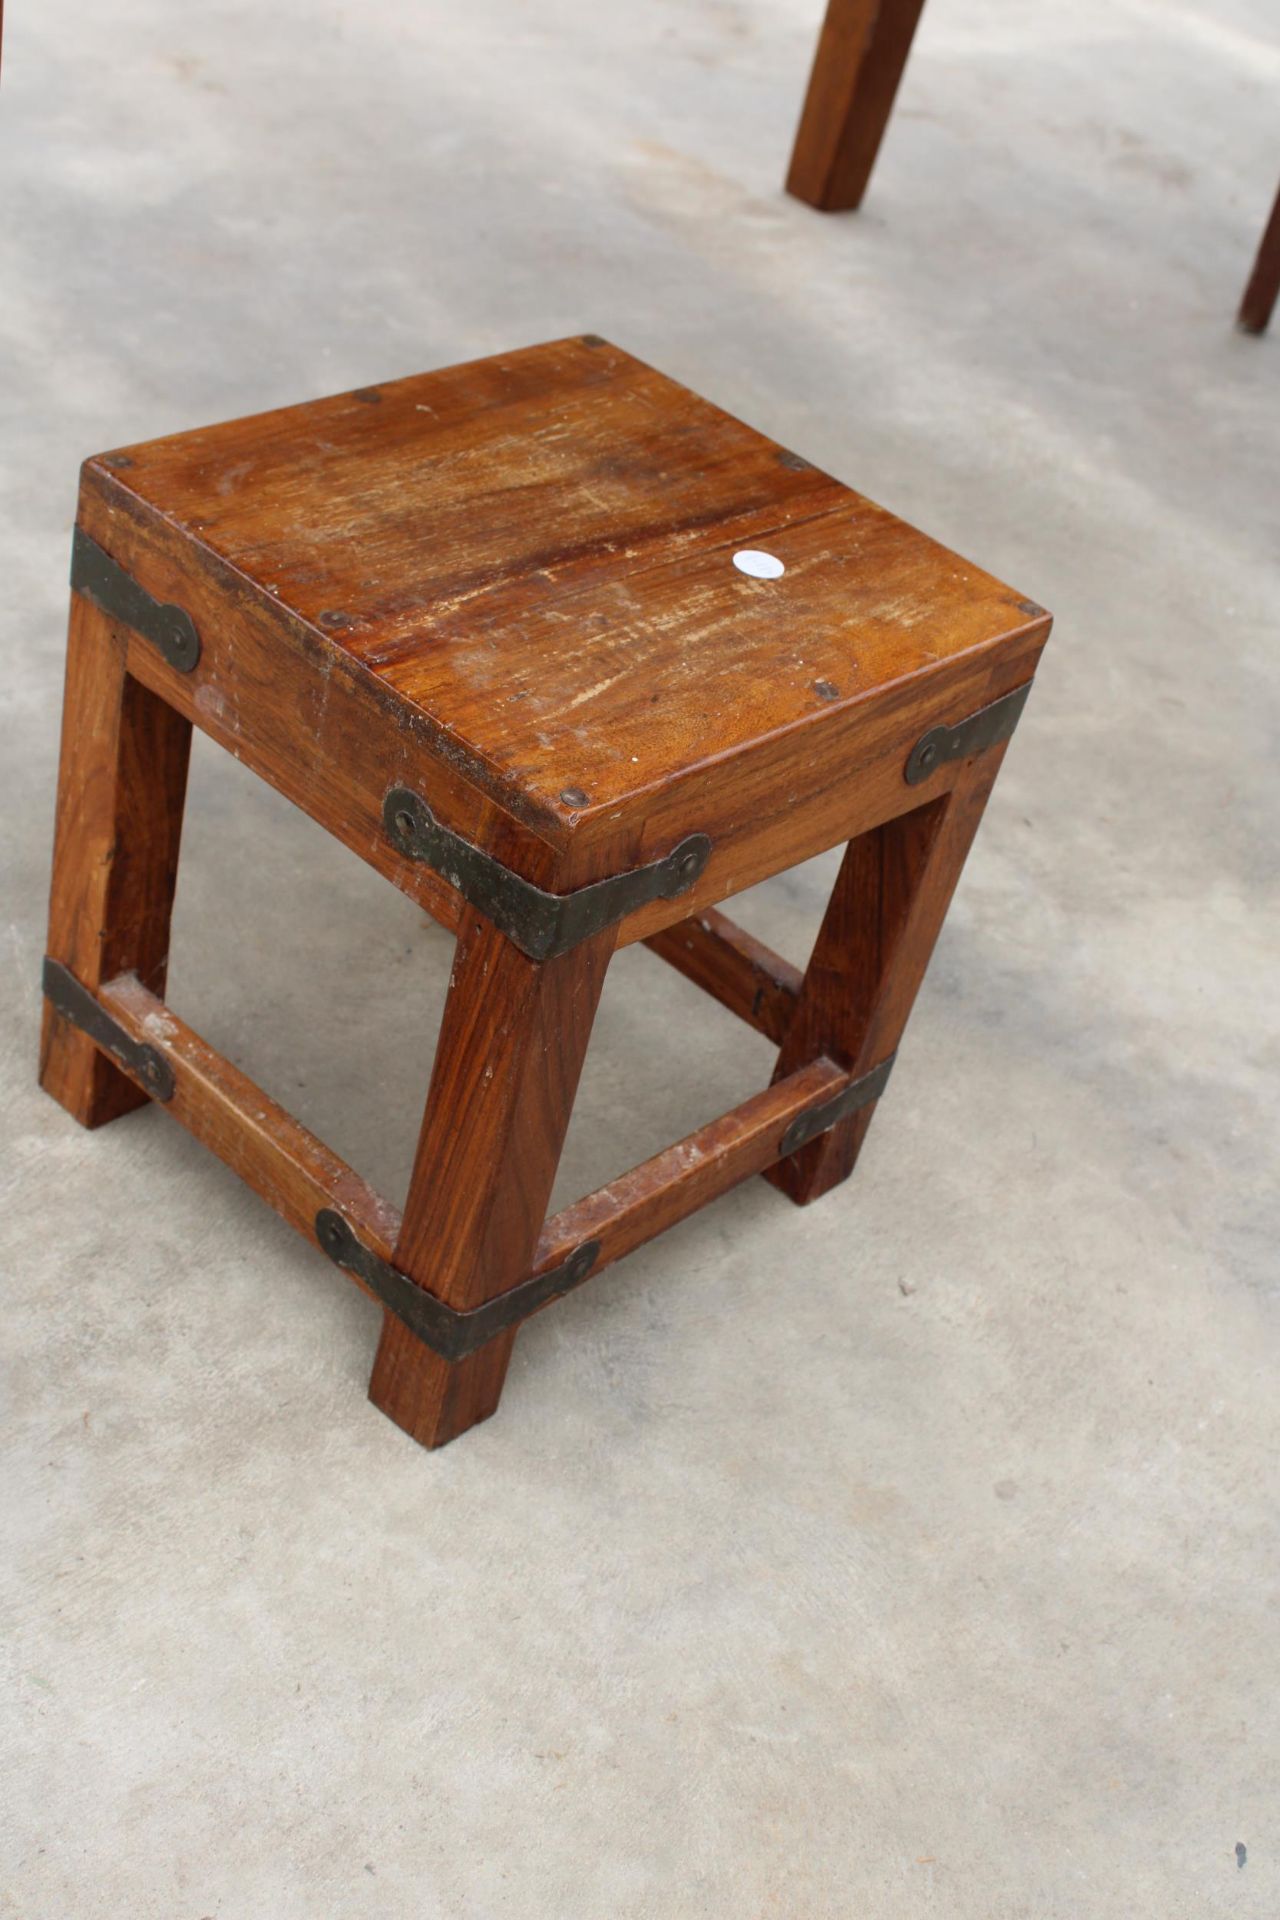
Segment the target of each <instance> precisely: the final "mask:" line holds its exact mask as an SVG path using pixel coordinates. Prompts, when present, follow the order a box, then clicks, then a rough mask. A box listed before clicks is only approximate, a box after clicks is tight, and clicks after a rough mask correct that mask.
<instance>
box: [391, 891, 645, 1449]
mask: <svg viewBox="0 0 1280 1920" xmlns="http://www.w3.org/2000/svg"><path fill="white" fill-rule="evenodd" d="M615 938H616V930H615V929H613V928H610V929H609V930H608V931H607V932H606V933H603V934H601V935H599V936H598V937H597V938H596V939H594V940H590V941H586V942H584V943H583V945H582V946H580V947H575V948H574V949H573V951H572V952H570V953H567V954H563V955H562V956H561V957H560V958H559V959H556V960H548V961H545V962H542V963H539V962H536V961H533V960H529V959H527V958H526V957H525V955H524V954H522V953H521V952H520V951H519V949H518V948H516V947H514V946H512V945H511V943H510V941H509V940H507V939H506V938H505V937H504V936H503V935H502V934H500V933H498V932H497V931H496V929H495V928H494V927H493V926H492V925H491V923H490V922H489V921H487V920H485V919H483V918H482V917H481V916H480V915H479V914H478V913H475V912H473V911H472V910H471V909H470V908H468V909H467V911H466V913H465V914H464V915H463V919H462V924H461V926H460V927H459V929H458V945H457V951H456V954H455V957H454V965H453V974H452V978H451V980H450V984H449V998H448V1001H447V1002H446V1005H445V1013H444V1023H443V1025H442V1027H441V1030H440V1038H439V1041H438V1043H437V1046H436V1058H435V1066H434V1068H433V1070H432V1075H431V1088H430V1091H429V1093H428V1095H427V1105H426V1113H425V1115H424V1118H423V1122H422V1132H421V1135H420V1136H419V1140H418V1152H417V1158H416V1160H415V1162H414V1169H413V1177H412V1180H411V1182H410V1186H409V1199H408V1202H407V1205H406V1207H405V1213H404V1223H403V1226H402V1229H401V1233H400V1238H399V1241H398V1242H397V1245H396V1250H395V1262H396V1265H397V1266H398V1267H399V1268H400V1269H401V1270H402V1271H403V1272H405V1273H407V1274H409V1275H410V1276H411V1277H412V1278H413V1279H415V1280H417V1281H418V1282H419V1283H420V1284H421V1285H423V1286H425V1287H429V1288H430V1289H431V1291H432V1292H433V1293H435V1294H438V1295H439V1296H440V1298H441V1299H444V1300H447V1301H448V1302H449V1304H450V1305H451V1306H455V1307H460V1308H467V1307H474V1306H479V1305H480V1303H481V1302H482V1301H484V1300H488V1299H490V1298H491V1297H492V1296H493V1295H494V1294H496V1293H503V1292H505V1291H506V1289H507V1288H508V1287H511V1286H514V1285H515V1284H516V1282H517V1281H519V1280H522V1279H524V1277H525V1276H526V1275H527V1274H528V1273H529V1271H530V1269H531V1266H532V1263H533V1255H534V1249H535V1247H536V1245H537V1241H538V1235H539V1232H540V1231H541V1228H542V1223H543V1220H544V1218H545V1215H546V1211H547V1203H548V1201H549V1199H550V1197H551V1188H552V1184H553V1182H554V1180H555V1176H556V1168H557V1166H558V1165H559V1161H560V1151H561V1148H562V1147H563V1145H564V1136H565V1133H566V1131H567V1129H568V1125H569V1115H570V1113H571V1111H572V1108H573V1100H574V1095H575V1094H576V1092H577V1088H578V1077H579V1074H580V1073H581V1070H582V1062H583V1059H584V1057H585V1055H586V1050H587V1042H588V1039H589V1038H590V1034H591V1026H592V1022H593V1021H594V1019H595V1012H596V1007H597V1005H598V1003H599V999H600V993H601V989H602V987H603V985H604V976H605V971H606V968H607V966H608V963H609V957H610V955H611V953H612V951H613V946H614V940H615ZM514 1341H515V1333H514V1330H513V1331H511V1332H509V1333H504V1334H500V1335H499V1336H498V1337H497V1338H496V1339H495V1340H491V1341H490V1342H489V1344H488V1345H487V1346H485V1347H482V1348H481V1349H480V1350H479V1352H477V1353H474V1354H472V1355H470V1356H469V1357H468V1358H467V1359H465V1360H460V1361H457V1362H456V1363H452V1364H451V1363H450V1362H448V1361H446V1360H442V1359H441V1358H440V1356H439V1355H438V1354H437V1353H434V1352H433V1351H432V1350H431V1348H429V1347H426V1346H424V1345H423V1344H422V1342H421V1341H420V1340H418V1339H417V1337H416V1336H415V1335H414V1334H411V1333H410V1332H409V1331H408V1329H407V1328H406V1327H405V1326H404V1324H403V1322H402V1321H400V1320H397V1319H396V1318H395V1317H394V1316H393V1315H391V1314H387V1315H386V1316H385V1318H384V1322H383V1329H382V1338H381V1341H380V1342H379V1346H378V1353H377V1358H376V1360H375V1361H374V1366H373V1377H372V1379H371V1381H370V1383H369V1397H370V1399H371V1400H372V1401H373V1403H374V1405H375V1406H378V1407H380V1408H381V1409H382V1411H383V1412H384V1413H385V1414H387V1415H389V1417H390V1418H391V1419H392V1420H394V1421H395V1422H396V1424H397V1425H398V1426H401V1427H403V1428H404V1429H405V1431H406V1433H410V1434H412V1435H413V1437H414V1439H415V1440H419V1441H421V1443H422V1444H423V1446H426V1447H439V1446H443V1445H444V1444H445V1442H446V1441H448V1440H452V1439H454V1438H455V1436H456V1435H458V1434H460V1433H464V1432H465V1431H466V1429H467V1428H468V1427H471V1426H474V1425H475V1424H476V1422H477V1421H479V1420H484V1419H487V1417H488V1416H489V1414H491V1413H492V1412H493V1411H494V1409H495V1407H496V1406H497V1404H498V1398H499V1395H500V1394H501V1392H502V1383H503V1380H504V1378H505V1375H506V1370H507V1362H508V1360H509V1359H510V1357H511V1349H512V1346H513V1344H514Z"/></svg>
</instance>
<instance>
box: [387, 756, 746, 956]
mask: <svg viewBox="0 0 1280 1920" xmlns="http://www.w3.org/2000/svg"><path fill="white" fill-rule="evenodd" d="M382 819H383V824H384V825H385V827H386V829H387V834H388V836H389V838H390V839H391V842H392V844H393V845H394V846H395V847H396V848H398V850H399V851H400V852H401V853H403V854H406V855H407V856H408V858H409V859H411V860H422V861H424V862H425V863H426V865H427V866H429V867H433V868H434V869H435V871H436V872H437V873H438V874H440V875H441V876H442V878H444V879H445V880H447V881H448V882H449V885H450V886H451V887H453V888H454V889H455V890H456V891H457V892H458V893H460V894H461V895H462V897H463V899H464V900H468V901H470V903H471V905H472V906H473V907H475V908H477V909H478V910H479V912H481V913H483V914H484V915H485V917H486V919H489V920H492V921H493V924H494V925H495V926H496V927H497V928H498V929H499V930H500V932H502V933H505V934H506V936H507V938H508V940H510V941H512V942H513V944H514V945H515V946H517V947H519V949H520V951H521V953H527V954H528V955H529V958H530V959H531V960H553V959H555V957H556V955H557V954H561V953H568V952H569V950H570V948H571V947H576V946H578V945H579V944H580V942H581V941H583V940H589V939H590V938H591V936H592V935H593V934H596V933H601V932H603V930H604V929H605V928H606V927H611V926H612V925H613V924H614V922H615V921H616V920H623V919H625V918H626V916H627V914H629V913H634V912H635V910H636V908H637V907H643V906H647V905H648V904H649V902H650V901H651V900H673V899H675V897H676V896H677V894H681V893H684V892H686V891H687V889H688V888H689V887H691V886H692V885H693V883H694V881H695V880H696V879H697V878H698V875H699V874H700V873H701V872H702V869H703V868H704V867H705V866H706V864H707V857H708V855H709V854H710V852H711V842H710V840H709V839H708V838H707V836H706V834H705V833H691V834H689V835H688V837H687V838H686V839H684V840H682V841H681V842H680V844H679V846H677V847H673V848H672V850H671V852H670V853H669V854H667V855H666V857H665V858H664V859H662V860H655V861H653V862H652V863H651V864H650V865H649V866H647V867H636V868H634V869H633V870H632V871H631V872H630V873H616V874H613V875H611V876H610V878H609V879H607V880H596V881H593V882H592V884H591V885H590V886H586V887H579V888H578V890H577V892H576V893H546V892H544V890H543V889H542V888H541V887H539V886H535V885H534V883H533V881H532V880H525V879H524V878H523V877H522V876H521V875H520V874H518V873H513V872H512V871H511V869H510V867H504V866H503V865H502V863H501V861H499V860H495V859H494V857H493V855H492V854H491V853H486V852H485V850H484V848H483V847H476V846H473V845H472V844H471V842H470V841H469V840H464V839H463V838H462V836H461V834H457V833H454V832H452V830H451V829H450V828H448V827H445V826H442V825H441V824H440V822H439V821H438V820H437V819H436V817H435V815H434V814H433V813H432V811H431V809H430V807H429V806H428V805H427V803H426V801H425V800H424V799H423V798H422V796H421V795H420V794H417V793H414V792H413V790H412V788H410V787H392V788H391V790H390V792H389V793H388V794H387V797H386V799H385V800H384V801H383V803H382Z"/></svg>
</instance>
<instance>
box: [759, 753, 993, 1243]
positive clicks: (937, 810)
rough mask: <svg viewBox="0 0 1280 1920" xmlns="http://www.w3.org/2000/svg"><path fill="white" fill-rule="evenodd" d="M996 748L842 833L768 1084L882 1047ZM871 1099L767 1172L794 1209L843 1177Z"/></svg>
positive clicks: (878, 1055) (961, 851)
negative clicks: (874, 820)
mask: <svg viewBox="0 0 1280 1920" xmlns="http://www.w3.org/2000/svg"><path fill="white" fill-rule="evenodd" d="M1003 757H1004V748H1003V747H999V748H996V749H994V750H992V751H989V752H987V753H985V754H984V755H983V756H982V758H981V759H979V760H977V761H974V762H973V763H972V764H971V765H970V766H969V767H968V768H967V769H966V770H965V771H964V773H962V775H961V777H960V779H959V781H958V782H957V784H956V786H955V787H954V788H953V789H952V791H951V792H950V793H947V794H943V795H940V796H939V798H938V799H936V800H932V801H928V802H926V803H925V804H924V805H923V806H920V807H917V808H915V809H913V810H912V811H911V812H910V813H905V814H901V815H900V816H899V817H898V818H897V819H896V820H889V821H886V823H885V824H884V825H883V826H881V827H876V828H874V829H873V830H872V831H871V832H870V833H864V834H862V835H860V836H859V838H858V839H856V840H851V841H850V842H849V845H848V847H847V849H846V850H845V856H844V861H843V863H842V865H841V868H840V873H839V876H838V878H837V880H836V884H835V887H834V888H833V890H832V894H831V900H830V903H829V905H828V907H827V911H826V915H825V918H824V919H823V922H822V927H821V929H820V931H819V934H818V938H817V942H816V944H815V946H814V950H813V956H812V958H811V959H810V962H809V966H808V969H807V970H806V973H805V977H804V985H803V987H802V988H801V990H800V999H799V1003H798V1005H797V1007H796V1011H795V1013H794V1015H793V1016H792V1020H791V1024H790V1026H789V1027H788V1029H787V1035H786V1039H785V1041H784V1042H783V1045H782V1049H781V1051H780V1053H779V1055H778V1065H777V1070H776V1072H775V1074H774V1078H775V1079H781V1078H783V1077H784V1076H785V1075H786V1074H789V1073H794V1072H795V1070H796V1069H797V1068H798V1067H801V1066H803V1065H804V1064H805V1063H806V1062H807V1061H809V1060H813V1059H816V1058H817V1057H818V1056H819V1055H820V1054H826V1055H828V1057H829V1058H831V1059H832V1060H834V1061H835V1062H836V1063H837V1065H839V1066H844V1067H849V1068H851V1069H852V1070H853V1072H854V1073H855V1074H860V1073H866V1072H869V1071H870V1070H871V1068H872V1067H874V1066H878V1065H879V1063H880V1062H881V1061H882V1060H885V1059H887V1058H888V1056H889V1055H890V1054H891V1053H893V1051H894V1050H895V1048H896V1047H897V1045H898V1042H899V1040H900V1039H901V1037H902V1031H903V1028H904V1027H905V1026H906V1023H907V1017H908V1015H909V1014H910V1012H911V1008H912V1005H913V1003H914V1001H915V997H916V993H917V991H918V990H919V987H920V982H921V981H922V980H923V978H924V974H925V969H926V967H927V966H928V964H929V959H930V956H931V955H932V953H933V947H934V942H935V941H936V939H937V937H938V934H939V933H940V932H941V929H942V923H943V920H944V919H945V917H946V912H947V907H948V905H949V904H950V901H951V896H952V894H953V893H954V891H955V887H956V882H957V881H958V880H959V878H960V870H961V868H962V867H963V866H964V863H965V858H966V856H967V854H968V852H969V848H970V847H971V845H972V844H973V837H974V834H975V833H976V832H977V830H978V822H979V821H980V820H981V818H982V812H983V809H984V807H985V806H986V803H987V798H988V796H989V794H990V792H991V788H992V786H993V784H994V782H995V777H996V774H997V772H998V771H999V766H1000V761H1001V760H1002V759H1003ZM874 1112H875V1105H874V1103H873V1104H872V1105H870V1106H867V1107H863V1108H862V1109H861V1111H860V1112H857V1113H853V1114H850V1115H849V1117H848V1118H847V1119H845V1120H842V1121H840V1122H839V1124H838V1125H836V1126H834V1127H832V1128H831V1129H830V1131H829V1132H827V1133H824V1134H821V1135H819V1137H818V1138H817V1139H816V1140H812V1141H810V1143H809V1144H808V1146H806V1147H802V1148H801V1149H800V1151H799V1152H798V1153H795V1154H793V1155H792V1156H791V1157H790V1159H788V1160H780V1161H779V1162H778V1164H777V1165H776V1166H775V1167H771V1168H770V1169H769V1171H768V1172H767V1174H766V1175H765V1177H766V1179H768V1180H770V1181H772V1183H773V1185H774V1186H776V1187H780V1188H781V1190H782V1191H783V1192H784V1193H786V1194H789V1195H790V1197H791V1199H793V1200H794V1201H796V1202H797V1203H798V1204H799V1205H801V1206H803V1205H805V1204H807V1203H808V1202H809V1201H810V1200H816V1199H818V1198H819V1197H820V1196H821V1195H822V1194H824V1193H828V1192H829V1191H830V1190H831V1188H832V1187H834V1186H838V1185H839V1183H840V1182H841V1181H842V1180H845V1179H847V1178H848V1176H849V1174H850V1173H852V1171H853V1167H854V1162H855V1161H856V1160H857V1157H858V1153H859V1150H860V1148H861V1146H862V1142H863V1140H864V1139H865V1138H866V1134H867V1129H868V1127H869V1126H870V1125H871V1117H872V1115H873V1113H874Z"/></svg>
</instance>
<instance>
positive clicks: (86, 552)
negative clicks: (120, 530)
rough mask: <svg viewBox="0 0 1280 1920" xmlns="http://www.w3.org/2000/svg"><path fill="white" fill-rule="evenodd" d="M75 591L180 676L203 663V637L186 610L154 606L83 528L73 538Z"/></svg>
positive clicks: (159, 603)
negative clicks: (146, 644) (136, 635)
mask: <svg viewBox="0 0 1280 1920" xmlns="http://www.w3.org/2000/svg"><path fill="white" fill-rule="evenodd" d="M71 585H72V587H73V588H74V589H75V591H76V592H77V593H82V594H84V596H85V598H86V599H88V600H92V601H93V604H94V606H95V607H101V609H102V611H103V612H104V613H105V614H108V615H109V616H110V618H111V619H113V620H119V621H120V622H121V623H122V624H123V625H124V626H126V627H132V628H133V631H134V632H135V633H140V634H141V635H142V638H143V639H144V640H149V641H150V642H151V645H152V646H153V647H155V648H156V650H157V651H158V652H159V653H162V654H163V655H164V657H165V659H166V660H167V661H168V662H169V665H170V666H171V667H176V668H177V670H178V672H179V673H190V672H191V669H192V668H193V667H194V666H195V664H196V662H197V661H198V660H199V658H200V635H199V634H198V633H197V632H196V623H195V621H194V620H193V619H192V618H191V615H190V614H189V613H188V612H187V611H186V609H185V608H183V607H176V606H174V605H172V603H170V602H164V601H160V600H156V599H155V598H154V597H153V596H152V595H151V594H149V593H148V592H147V590H146V588H145V587H143V586H139V584H138V582H137V581H136V580H135V579H134V577H133V575H132V574H131V573H126V572H125V570H124V568H123V567H122V566H121V565H120V564H119V562H118V561H116V560H113V559H112V558H111V555H110V554H109V553H105V552H104V551H103V549H102V548H101V547H100V546H99V545H98V543H97V541H96V540H93V539H91V538H90V537H89V535H88V534H87V533H86V532H85V531H84V528H83V527H77V528H76V529H75V532H74V533H73V534H72V536H71Z"/></svg>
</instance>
